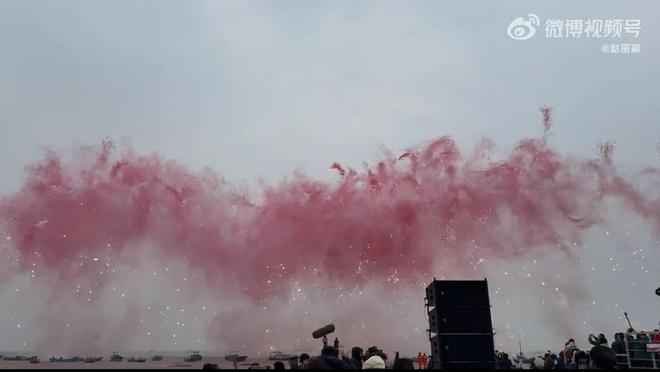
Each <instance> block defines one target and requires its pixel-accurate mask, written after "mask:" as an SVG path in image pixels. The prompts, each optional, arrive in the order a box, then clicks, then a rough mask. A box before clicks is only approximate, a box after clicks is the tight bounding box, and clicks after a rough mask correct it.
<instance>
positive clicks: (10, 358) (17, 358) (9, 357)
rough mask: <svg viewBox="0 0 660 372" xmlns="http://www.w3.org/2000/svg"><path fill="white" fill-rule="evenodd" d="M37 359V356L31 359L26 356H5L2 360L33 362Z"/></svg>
mask: <svg viewBox="0 0 660 372" xmlns="http://www.w3.org/2000/svg"><path fill="white" fill-rule="evenodd" d="M36 357H37V356H36V355H35V356H30V357H29V356H25V355H16V356H4V357H2V360H6V361H13V362H20V361H30V360H32V359H34V358H36Z"/></svg>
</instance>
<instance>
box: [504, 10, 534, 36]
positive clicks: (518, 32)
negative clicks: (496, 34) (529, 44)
mask: <svg viewBox="0 0 660 372" xmlns="http://www.w3.org/2000/svg"><path fill="white" fill-rule="evenodd" d="M540 24H541V20H540V19H539V17H538V16H537V15H536V14H534V13H530V14H528V15H527V19H526V20H525V19H524V18H523V17H518V18H516V19H514V20H513V21H511V23H509V27H507V29H506V33H507V34H508V35H509V37H510V38H512V39H514V40H527V39H531V38H532V36H534V35H535V34H536V27H538V26H539V25H540Z"/></svg>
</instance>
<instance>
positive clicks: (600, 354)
mask: <svg viewBox="0 0 660 372" xmlns="http://www.w3.org/2000/svg"><path fill="white" fill-rule="evenodd" d="M589 356H590V357H591V360H590V365H589V367H590V368H597V369H613V368H614V367H615V366H616V354H615V353H614V351H613V350H612V349H610V348H609V347H606V346H594V347H592V348H591V351H590V352H589Z"/></svg>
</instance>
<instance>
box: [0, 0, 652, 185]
mask: <svg viewBox="0 0 660 372" xmlns="http://www.w3.org/2000/svg"><path fill="white" fill-rule="evenodd" d="M528 13H536V14H538V16H539V17H540V19H541V22H542V23H544V22H545V20H546V19H549V18H561V19H565V18H580V19H587V18H594V19H598V18H600V19H608V18H615V19H626V18H635V19H641V21H642V30H641V34H640V36H639V38H637V39H633V38H632V37H631V36H630V35H624V37H622V38H620V39H613V38H610V39H607V40H594V39H591V40H584V39H581V40H576V39H566V38H564V39H556V40H555V39H548V38H546V37H545V32H544V30H543V27H544V25H543V24H542V25H541V27H540V28H539V29H538V32H537V34H536V36H535V37H533V38H532V39H530V40H526V41H515V40H513V39H511V38H509V37H508V36H507V34H506V28H507V26H508V24H509V22H511V21H512V20H513V19H514V18H516V17H519V16H524V17H526V15H527V14H528ZM659 29H660V3H658V2H657V1H638V2H618V3H616V4H605V3H604V2H601V1H591V2H587V1H582V2H579V3H578V2H545V3H540V2H531V1H516V2H512V1H510V2H506V3H503V2H497V4H496V3H494V2H487V1H481V2H479V1H471V2H466V1H452V2H450V1H398V2H391V1H378V2H369V1H332V2H329V1H277V2H275V1H261V2H250V1H232V2H229V1H223V2H220V1H218V2H207V1H188V2H184V1H49V2H45V1H24V0H20V1H6V0H2V1H0V45H1V52H0V53H1V54H0V55H1V58H0V126H1V128H2V134H3V135H2V137H0V144H1V146H0V169H2V170H3V171H2V172H1V173H0V192H3V193H6V192H10V191H12V190H15V189H16V188H17V187H18V186H19V185H20V182H21V178H22V174H23V173H22V172H23V167H24V166H25V165H26V164H27V163H29V162H31V161H34V160H35V159H38V158H39V157H40V156H41V155H42V154H43V149H44V147H47V148H55V149H63V148H67V147H68V146H70V145H71V144H96V143H99V142H100V141H101V140H102V139H104V138H106V137H110V138H113V139H115V140H118V141H130V142H131V143H132V144H133V145H134V147H135V148H136V149H137V150H138V151H139V152H142V153H149V152H152V151H158V152H160V153H162V154H163V155H164V156H166V157H168V158H174V159H177V160H178V161H180V162H181V163H183V164H185V165H187V166H190V167H192V168H193V169H200V168H203V167H211V168H213V169H215V170H216V171H217V172H218V173H219V174H221V175H222V176H223V177H225V178H226V179H227V180H229V181H231V182H235V183H239V182H243V181H246V182H248V183H250V184H254V183H255V181H258V180H259V179H260V178H263V179H265V180H267V181H268V182H276V181H278V180H280V179H282V178H283V177H284V176H285V175H287V174H290V173H291V172H292V171H293V170H296V169H298V170H303V171H305V172H307V173H309V174H310V175H312V176H314V177H320V178H325V179H331V178H332V177H336V175H335V173H332V172H329V171H328V166H329V164H331V163H332V162H333V161H339V162H341V163H342V164H344V165H350V166H354V167H361V165H362V162H363V161H367V162H370V163H373V162H374V161H375V160H377V159H378V156H379V154H380V153H381V149H382V148H383V147H385V148H388V149H391V150H393V151H394V152H398V151H401V150H403V149H405V148H406V147H408V146H411V145H414V144H416V143H418V142H420V141H423V140H426V139H429V138H433V137H437V136H440V135H445V134H449V135H452V136H454V137H455V138H456V139H457V140H458V141H459V143H460V144H461V145H462V146H463V147H464V148H465V150H466V151H469V150H470V149H471V146H472V145H473V144H474V143H475V142H476V141H477V140H478V139H479V138H480V137H482V136H487V137H490V138H493V139H494V140H495V141H496V143H497V144H498V145H499V149H500V150H502V151H506V150H507V149H509V148H510V146H511V145H512V144H513V143H514V142H515V141H516V140H517V139H519V138H521V137H524V136H532V135H538V134H540V133H541V130H542V128H541V126H540V116H539V114H538V111H537V108H538V107H539V106H540V105H543V104H547V105H551V106H554V107H555V108H556V110H555V117H554V118H555V127H554V136H553V138H552V141H553V143H554V145H555V146H556V147H558V148H560V149H561V150H562V151H565V152H569V153H573V154H578V155H582V156H594V155H595V153H596V146H595V143H597V142H598V141H602V140H605V139H613V140H616V142H617V155H616V156H617V162H619V163H620V164H623V165H624V166H625V167H626V168H630V169H632V170H635V169H638V168H639V167H642V166H646V165H657V163H658V160H659V156H658V153H657V151H658V150H657V148H656V147H657V143H658V142H659V141H660V125H658V119H657V118H658V102H659V98H660V97H659V96H660V94H659V93H658V92H659V91H660V77H659V74H658V70H657V66H659V65H660V58H659V56H660V52H659V51H658V44H657V38H653V37H652V36H654V35H660V30H659ZM604 42H608V43H639V44H640V46H641V53H640V54H635V55H632V54H630V55H608V54H603V53H601V51H600V46H601V44H602V43H604Z"/></svg>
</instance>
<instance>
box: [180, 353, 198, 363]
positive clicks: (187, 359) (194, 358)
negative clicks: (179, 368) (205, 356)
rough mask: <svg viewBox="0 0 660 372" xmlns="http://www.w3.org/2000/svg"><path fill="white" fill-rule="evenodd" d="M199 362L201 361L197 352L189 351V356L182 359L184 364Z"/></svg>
mask: <svg viewBox="0 0 660 372" xmlns="http://www.w3.org/2000/svg"><path fill="white" fill-rule="evenodd" d="M200 360H202V356H201V355H199V352H198V351H191V352H190V354H189V355H188V356H186V357H185V358H184V359H183V361H184V362H199V361H200Z"/></svg>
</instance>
